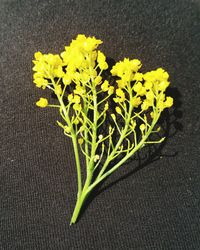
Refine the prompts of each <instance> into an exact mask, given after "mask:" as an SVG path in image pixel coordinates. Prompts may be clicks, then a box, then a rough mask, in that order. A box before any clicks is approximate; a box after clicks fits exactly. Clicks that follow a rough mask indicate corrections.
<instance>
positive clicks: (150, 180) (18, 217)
mask: <svg viewBox="0 0 200 250" xmlns="http://www.w3.org/2000/svg"><path fill="white" fill-rule="evenodd" d="M199 12H200V2H199V1H194V0H193V1H189V0H182V1H181V0H180V1H178V0H176V1H172V0H160V1H159V0H155V1H147V0H134V1H131V0H130V1H129V0H128V1H117V0H116V1H114V0H110V1H109V0H107V1H105V0H101V1H97V0H95V1H89V0H86V1H72V0H57V1H56V0H47V1H44V0H40V1H39V0H26V1H25V0H18V1H17V0H15V1H14V0H1V1H0V24H1V48H0V53H1V80H0V86H1V92H0V95H1V96H0V109H1V112H0V122H1V125H0V127H1V134H0V138H1V143H0V152H1V154H0V158H1V159H0V161H1V165H0V220H1V221H0V222H1V224H0V249H26V250H28V249H181V250H182V249H187V250H188V249H200V226H199V224H200V201H199V200H200V157H199V151H200V144H199V139H200V137H199V130H200V120H199V117H200V115H199V112H200V107H199V104H200V101H199V100H200V95H199V92H200V84H199V63H200V59H199V44H200V39H199V38H200V30H199ZM78 33H84V34H86V35H91V36H93V35H94V36H96V37H97V38H100V39H102V40H103V41H104V43H103V45H102V46H101V48H102V50H103V51H104V52H105V53H106V55H107V56H109V57H111V58H113V59H115V60H119V59H123V58H124V57H131V58H139V59H140V60H141V61H142V62H143V65H144V66H143V68H142V71H143V72H145V71H147V70H151V69H155V68H157V67H163V68H165V69H166V70H167V71H168V72H169V74H170V77H171V78H170V79H171V90H170V93H171V94H172V96H174V97H175V98H176V100H175V106H174V109H172V111H171V112H170V115H169V114H167V113H166V117H165V118H166V119H167V130H166V134H167V135H168V139H167V140H166V141H165V142H164V143H163V144H162V145H161V146H160V147H159V148H158V150H157V151H156V152H155V153H154V154H153V155H152V156H151V157H150V159H149V160H147V161H146V162H145V161H141V163H140V164H139V163H138V161H132V162H129V163H127V164H125V165H124V167H123V168H121V169H120V170H119V171H117V172H116V173H114V174H113V175H112V176H110V177H109V178H108V179H107V180H106V182H105V183H104V184H103V185H102V186H101V187H100V189H99V190H98V192H96V194H95V197H94V198H93V199H92V201H91V202H90V203H88V204H87V206H86V209H84V211H83V213H82V215H81V217H80V219H79V221H78V223H77V224H76V225H74V226H71V227H70V226H69V222H70V217H71V215H72V212H73V208H74V205H75V199H76V191H77V190H76V170H75V165H74V156H73V150H72V145H71V142H70V140H68V139H67V138H65V137H64V136H63V133H62V131H61V130H60V129H59V128H58V127H57V126H56V124H55V121H56V119H57V118H58V117H59V115H58V114H57V113H56V110H52V109H38V108H36V107H35V102H36V100H37V99H38V98H39V97H40V96H43V95H44V94H43V91H42V90H40V89H36V87H35V86H34V84H33V83H32V58H33V54H34V52H35V51H38V50H40V51H42V52H43V53H48V52H52V53H60V52H61V51H62V50H63V49H64V46H65V45H67V44H68V43H69V42H70V41H71V39H73V38H75V36H76V35H77V34H78ZM46 95H47V96H48V94H46ZM144 152H146V151H145V150H144ZM143 154H144V153H143ZM145 154H146V153H145ZM83 167H84V166H83Z"/></svg>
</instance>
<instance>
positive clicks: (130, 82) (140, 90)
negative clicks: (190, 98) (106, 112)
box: [111, 58, 173, 112]
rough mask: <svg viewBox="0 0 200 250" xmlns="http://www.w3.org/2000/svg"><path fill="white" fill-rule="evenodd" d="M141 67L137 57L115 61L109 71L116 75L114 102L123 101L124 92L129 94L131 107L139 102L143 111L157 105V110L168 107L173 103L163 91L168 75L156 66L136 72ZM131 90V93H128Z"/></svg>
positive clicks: (167, 83) (167, 84)
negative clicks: (116, 85) (145, 71)
mask: <svg viewBox="0 0 200 250" xmlns="http://www.w3.org/2000/svg"><path fill="white" fill-rule="evenodd" d="M140 67H141V62H140V61H139V60H138V59H133V60H129V59H127V58H125V59H124V61H120V62H118V63H116V64H115V65H114V66H113V68H112V70H111V73H112V75H113V76H118V77H119V78H120V79H119V80H117V84H118V88H117V89H116V97H115V98H113V100H114V101H115V102H116V103H120V102H124V101H125V100H126V98H125V92H128V94H129V96H130V103H131V104H132V105H133V107H136V108H137V107H138V106H139V105H140V104H141V109H142V110H143V111H145V110H147V109H148V108H149V107H157V108H158V109H159V111H160V112H161V111H163V109H165V108H169V107H171V106H172V105H173V98H172V97H166V96H165V94H164V92H165V90H166V88H167V87H168V86H169V84H170V83H169V81H168V78H169V75H168V73H167V72H166V71H165V70H164V69H162V68H158V69H157V70H153V71H150V72H147V73H145V74H142V73H140V72H138V70H139V69H140ZM130 92H131V94H130Z"/></svg>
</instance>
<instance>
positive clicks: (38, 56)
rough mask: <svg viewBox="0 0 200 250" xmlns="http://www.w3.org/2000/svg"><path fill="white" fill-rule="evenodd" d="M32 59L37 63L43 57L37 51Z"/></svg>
mask: <svg viewBox="0 0 200 250" xmlns="http://www.w3.org/2000/svg"><path fill="white" fill-rule="evenodd" d="M34 57H35V59H36V60H37V61H38V60H40V59H41V58H42V57H43V55H42V53H41V52H40V51H38V52H35V54H34Z"/></svg>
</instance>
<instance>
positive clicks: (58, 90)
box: [54, 84, 62, 95]
mask: <svg viewBox="0 0 200 250" xmlns="http://www.w3.org/2000/svg"><path fill="white" fill-rule="evenodd" d="M54 91H55V94H56V95H61V94H62V88H61V85H60V84H59V85H56V86H55V90H54Z"/></svg>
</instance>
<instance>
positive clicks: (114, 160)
mask: <svg viewBox="0 0 200 250" xmlns="http://www.w3.org/2000/svg"><path fill="white" fill-rule="evenodd" d="M101 43H102V41H101V40H99V39H96V38H95V37H86V36H85V35H81V34H80V35H78V36H77V37H76V39H75V40H72V42H71V44H70V45H69V46H66V47H65V51H64V52H62V53H61V54H60V55H53V54H42V53H41V52H36V53H35V55H34V57H35V59H34V60H33V63H34V67H33V71H34V75H33V78H34V83H35V84H36V86H37V87H39V88H42V89H46V88H48V89H50V90H51V91H52V92H53V93H54V94H55V95H56V97H57V104H49V101H48V100H47V99H46V98H42V97H41V98H40V100H39V101H37V102H36V105H37V106H38V107H41V108H45V107H52V108H57V109H58V111H59V113H60V116H61V118H62V120H61V121H57V124H58V126H60V127H61V129H62V130H63V132H64V134H65V135H66V136H68V137H70V138H71V139H72V143H73V148H74V154H75V161H76V170H77V179H78V180H77V183H78V194H77V202H76V206H75V209H74V212H73V215H72V218H71V223H70V224H73V223H75V222H76V221H77V218H78V216H79V213H80V210H81V208H82V205H83V203H84V201H85V200H86V198H87V197H88V195H89V194H90V192H91V191H92V190H93V189H94V188H95V187H96V186H97V185H98V184H99V183H100V182H101V181H103V180H104V179H105V178H106V177H108V176H109V175H110V174H112V173H113V172H114V171H115V170H117V169H118V168H119V167H121V166H122V165H123V164H124V162H125V161H127V160H128V159H129V158H130V157H132V156H133V155H134V154H135V153H136V152H137V151H138V150H139V149H141V148H142V147H143V146H145V145H146V144H149V143H160V142H162V141H163V140H164V138H161V139H160V140H158V141H152V140H150V135H151V134H153V133H156V132H158V131H157V130H156V129H155V125H156V123H157V121H158V119H159V117H160V115H161V113H162V111H163V110H164V109H165V108H169V107H171V106H172V105H173V99H172V97H169V96H166V95H165V91H166V89H167V87H168V86H169V84H170V83H169V81H168V78H169V75H168V73H167V72H166V71H165V70H164V69H162V68H158V69H156V70H153V71H150V72H147V73H144V74H143V73H140V72H139V70H140V68H141V66H142V64H141V62H140V60H138V59H133V60H130V59H128V58H125V59H124V60H123V61H119V62H117V63H116V64H115V65H113V66H112V68H111V69H110V67H109V65H108V63H107V60H106V56H105V55H104V54H103V53H102V52H101V51H100V50H99V49H98V46H99V45H100V44H101ZM80 153H82V154H83V155H84V157H85V165H86V167H85V168H84V169H85V170H86V179H85V181H84V184H83V178H82V175H81V165H80V158H79V157H80V156H79V155H80Z"/></svg>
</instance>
